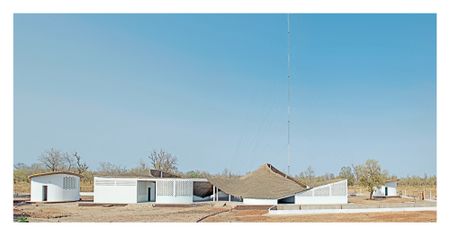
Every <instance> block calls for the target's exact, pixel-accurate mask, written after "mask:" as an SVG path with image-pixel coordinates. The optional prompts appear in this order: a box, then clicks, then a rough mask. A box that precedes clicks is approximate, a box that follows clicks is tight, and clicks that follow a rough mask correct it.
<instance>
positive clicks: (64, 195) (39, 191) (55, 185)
mask: <svg viewBox="0 0 450 236" xmlns="http://www.w3.org/2000/svg"><path fill="white" fill-rule="evenodd" d="M80 177H81V176H80V175H78V174H75V173H72V172H67V171H57V172H47V173H40V174H34V175H30V176H29V177H28V178H29V179H30V181H31V198H30V201H31V202H66V201H78V200H80Z"/></svg>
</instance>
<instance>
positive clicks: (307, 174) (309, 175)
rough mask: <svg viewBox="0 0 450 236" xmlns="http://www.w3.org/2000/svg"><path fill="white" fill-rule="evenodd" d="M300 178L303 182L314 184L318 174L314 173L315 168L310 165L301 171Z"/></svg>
mask: <svg viewBox="0 0 450 236" xmlns="http://www.w3.org/2000/svg"><path fill="white" fill-rule="evenodd" d="M298 178H299V180H300V181H301V182H303V183H305V184H307V185H314V184H315V178H316V175H315V173H314V170H313V168H312V167H311V166H308V168H307V169H306V170H304V171H302V172H300V174H299V176H298Z"/></svg>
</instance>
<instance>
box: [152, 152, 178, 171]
mask: <svg viewBox="0 0 450 236" xmlns="http://www.w3.org/2000/svg"><path fill="white" fill-rule="evenodd" d="M148 158H149V159H150V160H151V163H152V166H153V168H155V169H157V170H161V171H164V172H168V173H175V172H177V158H176V157H175V156H174V155H172V154H170V153H168V152H166V151H164V150H162V149H161V150H159V152H157V151H156V150H153V152H152V153H151V154H150V156H148Z"/></svg>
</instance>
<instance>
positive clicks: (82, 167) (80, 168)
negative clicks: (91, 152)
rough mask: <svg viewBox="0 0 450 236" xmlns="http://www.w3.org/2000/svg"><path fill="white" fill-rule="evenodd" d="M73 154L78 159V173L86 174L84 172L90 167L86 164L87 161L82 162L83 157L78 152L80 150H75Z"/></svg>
mask: <svg viewBox="0 0 450 236" xmlns="http://www.w3.org/2000/svg"><path fill="white" fill-rule="evenodd" d="M73 156H74V157H75V160H76V164H77V172H78V174H80V175H82V174H84V172H86V171H87V170H88V169H89V167H88V165H87V164H86V162H81V157H80V155H79V154H78V152H75V153H74V154H73Z"/></svg>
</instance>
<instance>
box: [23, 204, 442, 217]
mask: <svg viewBox="0 0 450 236" xmlns="http://www.w3.org/2000/svg"><path fill="white" fill-rule="evenodd" d="M387 200H388V201H390V202H392V201H394V202H398V201H401V199H386V200H384V201H387ZM361 201H364V199H362V200H361ZM219 212H220V213H219ZM14 213H15V214H16V215H22V214H23V215H25V216H27V218H28V219H29V221H30V222H196V221H198V220H199V219H202V218H204V217H206V216H209V217H207V218H205V219H204V220H202V222H436V212H435V211H423V212H389V213H352V214H323V215H301V216H300V215H299V216H266V215H265V214H266V213H267V211H266V210H236V209H232V208H231V207H230V206H223V205H213V204H201V205H198V206H189V207H153V206H152V205H151V204H145V203H144V204H130V205H125V206H109V207H106V206H78V203H76V202H73V203H54V204H28V205H22V206H16V207H15V208H14ZM215 213H219V214H216V215H213V214H215ZM210 215H212V216H210Z"/></svg>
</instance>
